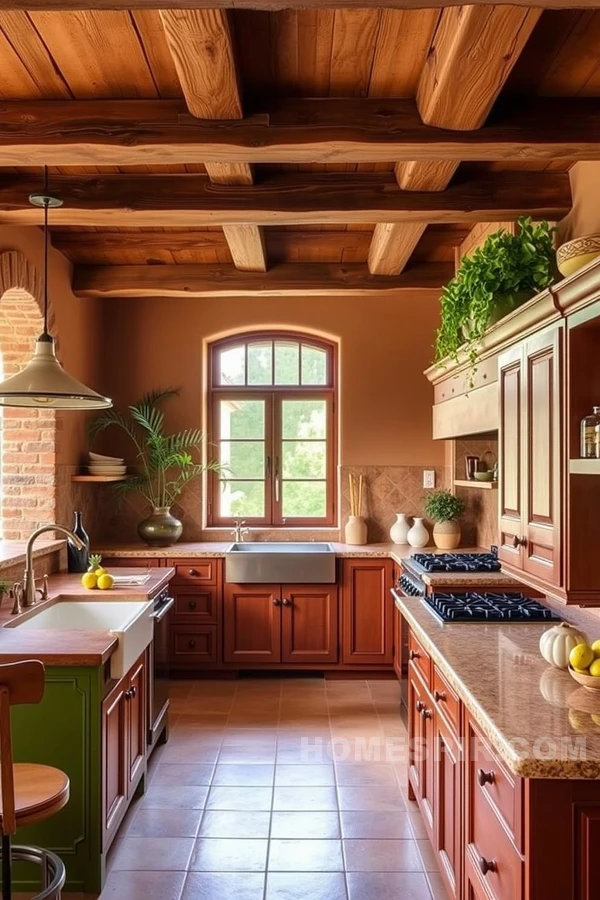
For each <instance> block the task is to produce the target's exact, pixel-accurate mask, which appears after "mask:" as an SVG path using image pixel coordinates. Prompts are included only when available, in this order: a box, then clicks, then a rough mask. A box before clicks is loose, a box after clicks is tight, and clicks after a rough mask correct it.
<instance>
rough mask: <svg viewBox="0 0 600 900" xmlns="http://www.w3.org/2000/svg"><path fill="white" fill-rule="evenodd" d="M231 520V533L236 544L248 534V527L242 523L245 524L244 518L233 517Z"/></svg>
mask: <svg viewBox="0 0 600 900" xmlns="http://www.w3.org/2000/svg"><path fill="white" fill-rule="evenodd" d="M233 521H234V528H233V531H232V532H231V533H232V535H233V539H234V541H235V542H236V544H240V543H241V542H242V541H243V540H244V538H245V537H246V535H247V534H248V531H249V529H248V528H244V525H245V524H246V521H245V519H241V520H240V519H234V520H233Z"/></svg>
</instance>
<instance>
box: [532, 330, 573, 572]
mask: <svg viewBox="0 0 600 900" xmlns="http://www.w3.org/2000/svg"><path fill="white" fill-rule="evenodd" d="M562 339H563V330H562V328H552V329H549V330H547V331H544V332H542V333H541V334H539V335H535V336H534V337H532V338H529V339H528V340H527V341H526V343H525V370H524V391H525V413H526V421H527V438H526V441H525V442H524V446H523V450H524V453H525V454H526V464H525V470H524V484H523V494H524V497H525V503H524V523H525V527H524V532H523V534H524V538H525V543H524V545H523V568H524V570H525V571H526V572H528V573H529V574H530V575H534V576H535V577H536V578H541V579H543V580H544V581H548V582H550V583H551V584H556V585H559V584H561V569H562V566H561V558H560V553H561V546H560V545H561V541H560V538H561V534H560V515H561V501H560V495H561V471H562V457H563V454H562V415H561V367H562Z"/></svg>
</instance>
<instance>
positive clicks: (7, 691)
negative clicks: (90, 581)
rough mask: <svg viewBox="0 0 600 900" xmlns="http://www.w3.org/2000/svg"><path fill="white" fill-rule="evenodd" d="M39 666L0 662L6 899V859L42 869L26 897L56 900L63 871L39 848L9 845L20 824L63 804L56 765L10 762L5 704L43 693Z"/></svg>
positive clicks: (63, 782)
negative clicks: (39, 884) (35, 891)
mask: <svg viewBox="0 0 600 900" xmlns="http://www.w3.org/2000/svg"><path fill="white" fill-rule="evenodd" d="M44 688H45V681H44V666H43V664H42V663H41V662H38V661H37V660H28V661H26V662H20V663H10V664H8V665H4V666H3V665H0V799H1V808H0V830H1V832H2V900H11V897H12V871H11V870H12V862H13V861H14V860H24V861H27V862H33V863H37V864H38V865H40V866H41V867H42V881H43V888H42V891H41V892H40V893H38V894H36V895H35V897H34V898H32V900H59V898H60V894H61V891H62V888H63V887H64V884H65V879H66V873H65V867H64V863H63V862H62V860H61V859H60V858H59V857H58V856H57V855H56V854H55V853H51V852H50V851H49V850H42V849H41V848H39V847H29V846H13V845H12V840H11V839H12V835H13V834H15V832H16V831H17V829H18V828H20V827H22V826H23V825H32V824H33V823H34V822H42V821H43V820H44V819H48V818H49V817H50V816H52V815H54V813H56V812H58V811H59V809H62V808H63V806H66V804H67V802H68V799H69V779H68V777H67V776H66V775H65V773H64V772H61V770H60V769H54V768H52V766H38V765H36V764H35V763H13V755H12V735H11V728H10V707H11V706H16V705H18V704H20V703H39V702H40V701H41V699H42V697H43V696H44Z"/></svg>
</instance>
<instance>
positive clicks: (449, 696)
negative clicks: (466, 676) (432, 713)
mask: <svg viewBox="0 0 600 900" xmlns="http://www.w3.org/2000/svg"><path fill="white" fill-rule="evenodd" d="M432 694H433V699H434V701H435V705H436V708H437V709H439V710H440V711H441V712H442V713H443V714H444V715H445V717H446V718H447V720H448V722H449V723H450V725H451V726H452V728H453V729H454V731H455V732H456V735H458V733H459V726H460V701H459V699H458V695H457V694H456V693H455V692H454V689H453V688H451V687H450V685H449V684H448V682H447V681H446V679H445V678H444V676H443V675H442V673H441V672H440V670H439V669H438V667H437V666H436V665H435V664H434V666H433V690H432Z"/></svg>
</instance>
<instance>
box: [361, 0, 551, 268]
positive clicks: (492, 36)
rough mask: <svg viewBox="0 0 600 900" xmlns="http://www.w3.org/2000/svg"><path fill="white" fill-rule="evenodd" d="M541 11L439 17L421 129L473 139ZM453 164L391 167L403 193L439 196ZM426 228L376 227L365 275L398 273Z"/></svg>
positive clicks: (420, 91)
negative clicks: (432, 128) (450, 131)
mask: <svg viewBox="0 0 600 900" xmlns="http://www.w3.org/2000/svg"><path fill="white" fill-rule="evenodd" d="M541 12H542V11H541V9H523V8H518V7H516V6H497V7H495V8H490V7H489V6H488V7H485V6H481V5H479V6H464V7H462V8H448V9H445V10H444V11H443V13H442V15H441V16H440V19H439V22H438V26H437V29H436V32H435V34H434V37H433V41H432V43H431V47H430V50H429V54H428V56H427V59H426V61H425V65H424V66H423V70H422V72H421V75H420V78H419V84H418V87H417V106H418V109H419V113H420V114H421V118H422V120H423V122H424V123H425V124H426V125H431V126H435V127H437V128H450V129H456V130H460V131H465V130H468V131H471V130H473V129H477V128H480V127H481V126H482V125H483V123H484V122H485V119H486V118H487V116H488V115H489V112H490V110H491V108H492V106H493V104H494V102H495V100H496V98H497V97H498V94H499V93H500V90H501V89H502V86H503V85H504V84H505V82H506V79H507V78H508V76H509V74H510V72H511V71H512V68H513V66H514V64H515V62H516V61H517V59H518V58H519V55H520V53H521V51H522V49H523V47H524V46H525V44H526V43H527V40H528V38H529V36H530V35H531V32H532V31H533V28H534V27H535V25H536V23H537V21H538V19H539V17H540V15H541ZM457 168H458V162H442V163H439V162H438V163H435V162H431V161H426V162H421V161H410V162H407V163H403V164H397V165H396V177H397V179H398V184H399V185H400V187H402V188H403V189H404V190H417V191H443V190H444V189H445V188H446V187H447V186H448V184H449V183H450V181H451V179H452V177H453V175H454V173H455V171H456V169H457ZM423 231H424V226H415V225H410V226H404V225H394V224H392V223H386V224H384V225H378V226H377V227H376V229H375V232H374V234H373V241H372V244H371V249H370V251H369V269H370V271H371V272H375V273H378V274H380V275H393V274H397V273H398V272H401V271H402V269H403V268H404V266H405V265H406V264H407V262H408V260H409V259H410V257H411V256H412V253H413V251H414V249H415V247H416V245H417V243H418V242H419V240H420V238H421V235H422V234H423Z"/></svg>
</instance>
